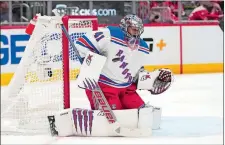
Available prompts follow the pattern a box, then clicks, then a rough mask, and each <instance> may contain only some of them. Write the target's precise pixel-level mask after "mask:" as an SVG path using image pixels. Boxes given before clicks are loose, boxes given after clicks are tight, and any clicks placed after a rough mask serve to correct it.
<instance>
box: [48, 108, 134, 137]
mask: <svg viewBox="0 0 225 145" xmlns="http://www.w3.org/2000/svg"><path fill="white" fill-rule="evenodd" d="M113 112H114V113H115V115H116V117H117V120H118V122H119V123H120V125H121V126H123V127H127V128H130V129H135V128H137V124H138V110H137V109H128V110H114V111H113ZM48 120H49V125H50V130H51V133H52V135H56V136H118V135H117V134H116V133H115V130H113V128H112V125H113V124H109V123H108V121H107V119H106V118H105V116H104V113H103V112H102V111H100V110H88V109H77V108H76V109H66V110H63V111H61V112H59V113H57V114H55V115H52V116H48Z"/></svg>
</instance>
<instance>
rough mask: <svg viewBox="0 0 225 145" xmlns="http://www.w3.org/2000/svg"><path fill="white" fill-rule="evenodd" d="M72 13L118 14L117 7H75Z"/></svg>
mask: <svg viewBox="0 0 225 145" xmlns="http://www.w3.org/2000/svg"><path fill="white" fill-rule="evenodd" d="M71 14H72V15H95V16H116V9H92V11H91V10H90V9H80V8H79V7H74V8H72V9H71Z"/></svg>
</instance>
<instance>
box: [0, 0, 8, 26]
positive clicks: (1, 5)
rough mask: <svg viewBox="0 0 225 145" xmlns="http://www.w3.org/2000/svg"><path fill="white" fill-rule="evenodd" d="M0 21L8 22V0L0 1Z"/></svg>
mask: <svg viewBox="0 0 225 145" xmlns="http://www.w3.org/2000/svg"><path fill="white" fill-rule="evenodd" d="M0 13H1V16H0V22H8V21H9V5H8V2H6V1H5V2H1V1H0Z"/></svg>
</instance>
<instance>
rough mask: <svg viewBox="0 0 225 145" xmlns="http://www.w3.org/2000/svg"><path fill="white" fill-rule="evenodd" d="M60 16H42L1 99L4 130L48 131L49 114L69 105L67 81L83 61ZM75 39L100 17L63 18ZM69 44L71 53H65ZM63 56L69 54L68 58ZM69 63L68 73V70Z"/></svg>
mask: <svg viewBox="0 0 225 145" xmlns="http://www.w3.org/2000/svg"><path fill="white" fill-rule="evenodd" d="M61 21H62V19H61V18H60V17H55V16H54V17H50V16H39V17H38V20H37V22H36V25H35V29H34V31H33V33H32V35H31V37H30V39H29V42H28V43H27V46H26V49H25V52H24V55H23V58H22V59H21V61H20V64H19V66H18V68H17V70H16V72H15V74H14V76H13V78H12V80H11V82H10V84H9V86H8V89H7V91H6V92H5V94H4V96H6V97H4V99H2V101H1V127H2V130H1V133H2V134H11V133H18V134H43V133H49V125H48V120H47V116H48V115H52V114H53V113H55V112H57V111H60V110H62V109H64V108H68V107H69V103H70V102H68V101H69V98H68V97H69V95H67V94H70V91H67V90H68V88H65V87H68V86H65V84H64V83H65V78H69V80H67V81H70V82H71V81H74V80H76V77H77V75H78V73H79V67H80V63H79V61H78V59H77V57H76V54H75V52H74V50H73V48H72V47H71V45H70V44H69V43H67V44H65V42H68V41H65V39H66V38H65V37H64V36H63V32H62V30H61V26H60V22H61ZM63 22H64V24H66V25H67V26H68V33H69V35H70V36H71V39H72V41H73V42H75V41H76V40H77V38H79V37H81V36H82V35H83V34H85V33H88V32H91V31H93V27H97V26H96V24H97V18H94V17H91V16H90V17H88V16H86V17H81V16H78V17H76V16H73V17H68V19H64V20H63ZM65 48H67V49H68V51H69V52H68V53H67V54H65V53H63V50H64V49H65ZM64 58H69V64H68V62H66V61H64ZM65 67H69V74H68V73H65V72H64V70H65Z"/></svg>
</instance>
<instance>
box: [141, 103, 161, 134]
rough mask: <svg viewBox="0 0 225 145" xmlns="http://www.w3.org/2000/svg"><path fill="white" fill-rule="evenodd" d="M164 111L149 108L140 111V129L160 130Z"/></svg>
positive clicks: (157, 108)
mask: <svg viewBox="0 0 225 145" xmlns="http://www.w3.org/2000/svg"><path fill="white" fill-rule="evenodd" d="M161 114H162V109H161V108H159V107H153V106H148V107H146V108H141V109H140V110H139V116H138V117H139V118H138V128H152V129H153V130H156V129H159V128H160V124H161Z"/></svg>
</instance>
